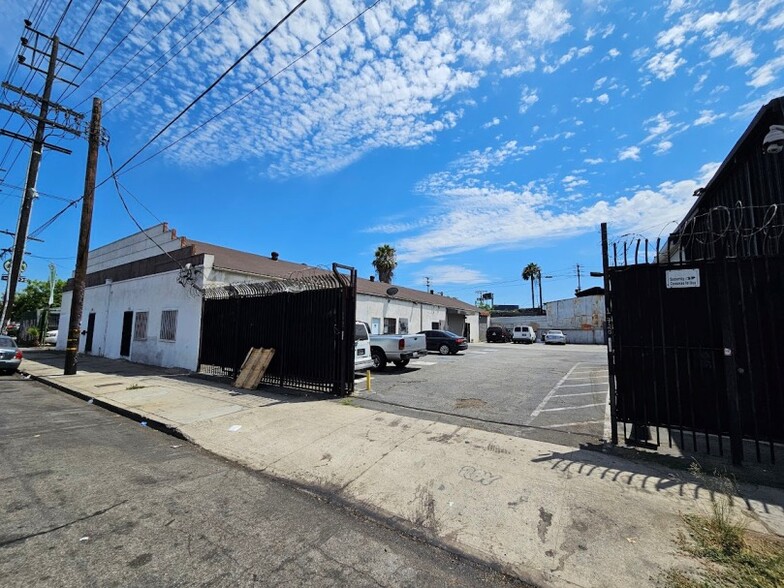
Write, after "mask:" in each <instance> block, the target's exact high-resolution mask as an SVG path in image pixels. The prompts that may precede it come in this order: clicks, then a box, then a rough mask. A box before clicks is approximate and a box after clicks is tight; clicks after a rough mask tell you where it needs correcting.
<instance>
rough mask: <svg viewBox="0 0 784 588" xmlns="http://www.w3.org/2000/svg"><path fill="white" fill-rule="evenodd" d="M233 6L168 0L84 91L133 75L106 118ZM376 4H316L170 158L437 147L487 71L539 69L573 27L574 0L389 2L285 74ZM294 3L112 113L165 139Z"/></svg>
mask: <svg viewBox="0 0 784 588" xmlns="http://www.w3.org/2000/svg"><path fill="white" fill-rule="evenodd" d="M149 3H150V2H149V1H148V2H147V3H146V4H149ZM77 4H79V6H78V9H79V10H81V11H82V12H81V13H79V14H76V13H74V15H73V19H71V15H70V14H69V18H68V19H66V21H65V23H64V25H63V35H64V36H65V37H66V38H70V37H72V36H73V35H74V33H75V29H76V28H77V27H78V22H79V21H80V18H79V17H81V16H83V15H84V14H86V11H87V10H88V8H89V7H88V6H87V4H86V3H81V4H80V3H74V9H73V10H77V6H76V5H77ZM82 5H83V6H82ZM183 5H185V8H184V10H183V12H182V15H181V16H179V17H178V18H177V19H176V21H175V22H174V25H173V26H172V27H171V28H169V29H167V30H165V31H163V32H162V33H161V34H160V35H158V36H157V37H156V38H155V39H154V40H153V42H152V43H151V44H150V46H149V47H148V48H147V49H146V50H145V51H144V52H142V53H141V55H140V57H139V58H137V59H135V60H133V61H131V62H128V59H129V56H130V55H132V53H133V52H134V51H135V48H136V47H139V46H141V44H142V43H143V42H146V40H147V39H151V38H152V37H153V36H154V34H155V33H156V32H157V30H158V29H159V28H160V26H161V24H162V23H163V22H165V20H167V18H168V17H170V16H171V15H173V14H174V12H176V9H177V8H179V7H181V6H183ZM224 6H226V5H225V4H223V5H221V4H220V3H218V2H217V0H211V1H207V0H199V1H197V2H190V3H186V2H184V0H176V1H175V0H172V1H170V2H162V3H160V5H158V6H157V7H156V8H154V9H153V10H152V11H151V15H150V18H148V19H146V20H145V21H143V22H142V23H141V24H140V25H139V27H138V29H137V31H136V32H134V34H133V35H132V38H130V39H129V42H128V43H126V44H125V45H123V47H122V48H121V49H120V50H118V51H116V52H115V54H113V55H111V56H109V57H108V59H107V61H106V62H105V65H104V66H103V67H102V68H101V69H100V70H98V72H97V73H96V74H95V75H94V76H92V77H91V78H90V79H89V80H88V81H87V83H86V84H85V85H84V91H85V92H89V91H93V90H95V89H96V88H97V86H98V85H99V84H101V83H103V82H104V81H108V80H107V78H108V77H109V76H110V75H111V74H112V73H114V72H115V71H117V70H119V73H118V74H117V76H116V77H115V78H114V79H113V80H111V81H110V82H108V83H107V86H106V89H105V95H106V96H111V98H107V99H106V100H105V107H104V108H105V110H104V112H105V113H106V112H107V110H108V109H110V108H111V107H112V106H114V105H115V104H116V103H117V101H118V98H119V97H120V96H123V95H124V94H125V92H127V91H128V90H127V89H126V90H122V88H123V86H124V85H125V84H128V83H129V82H130V81H131V80H132V79H133V78H134V77H136V76H139V75H140V74H142V72H143V71H144V70H145V68H146V67H147V66H148V65H149V64H150V63H151V62H152V60H153V56H158V55H160V54H162V53H164V52H165V51H167V50H168V49H170V48H175V47H180V44H179V43H180V39H181V38H182V37H183V33H184V32H186V31H188V30H189V29H190V27H193V26H196V25H197V24H198V23H199V22H200V21H202V19H205V20H204V21H202V22H204V23H206V22H209V20H208V19H207V16H208V14H210V11H212V10H213V8H217V9H216V10H215V11H214V12H213V13H212V15H217V14H218V12H219V10H222V8H223V7H224ZM363 6H364V5H363V4H361V3H359V2H356V0H335V1H334V2H318V3H316V2H309V3H307V4H305V5H304V6H303V7H302V8H301V9H300V10H299V11H298V12H297V13H296V14H295V15H294V16H293V17H292V18H291V19H290V20H289V21H288V22H287V23H286V24H285V25H283V26H282V27H280V29H278V30H277V31H276V32H275V33H273V34H272V35H271V36H270V37H269V38H268V39H267V40H266V41H265V42H264V43H263V44H262V45H260V46H259V47H258V48H257V49H256V50H255V51H254V53H253V54H252V55H251V56H250V57H249V58H248V59H246V60H245V61H244V62H243V63H242V64H241V65H240V66H239V67H237V68H235V69H234V70H233V71H232V72H231V73H230V74H229V75H228V76H226V78H224V79H223V80H222V81H221V83H220V84H219V85H218V86H217V87H216V88H215V89H214V90H213V91H211V92H210V93H209V94H208V95H207V96H206V97H205V98H204V99H203V100H201V101H200V102H199V103H198V104H197V105H196V106H195V107H194V108H192V109H191V110H190V111H189V112H188V113H187V114H186V115H185V116H183V117H182V118H181V119H180V120H179V121H178V122H177V124H176V125H175V126H174V127H172V129H171V130H170V131H168V132H167V133H166V134H165V135H164V136H163V137H161V139H160V140H159V141H158V143H159V144H160V145H161V146H163V145H165V144H166V143H168V141H170V140H172V139H174V138H176V137H180V136H182V134H183V133H184V132H185V131H187V130H189V129H194V128H195V127H197V126H198V125H199V124H200V123H202V122H204V121H205V120H206V119H208V118H210V117H212V116H213V115H215V114H217V113H218V111H220V110H222V109H223V108H224V107H226V106H228V105H229V104H230V103H231V102H232V101H234V100H236V99H238V98H240V97H241V96H242V95H243V94H245V93H246V92H249V91H250V90H252V89H253V88H255V87H258V86H260V85H261V84H263V86H262V87H260V88H259V89H258V91H256V92H254V93H252V94H251V95H249V96H248V97H247V98H246V99H244V100H243V101H242V102H241V103H240V104H239V105H238V106H237V107H236V108H232V109H230V110H228V111H227V112H226V113H225V114H223V115H221V116H220V117H219V118H217V119H215V120H213V121H212V122H211V123H210V124H209V125H207V126H205V127H204V128H202V129H201V130H198V131H196V132H195V133H194V134H193V135H191V136H190V137H188V138H185V139H184V140H182V141H181V142H179V143H178V144H176V145H175V146H173V147H172V149H170V150H168V151H167V152H166V154H165V155H164V156H165V157H167V158H169V160H171V161H174V162H176V163H178V164H180V165H182V166H185V167H196V166H199V167H201V166H221V165H227V164H229V163H232V162H238V161H242V162H243V165H244V166H245V167H246V168H248V169H249V173H254V172H256V173H260V174H264V175H267V176H272V177H286V176H293V175H294V176H295V175H309V176H313V175H318V174H324V173H329V172H333V171H336V170H339V169H341V168H343V167H345V166H347V165H350V164H351V163H352V162H355V161H357V160H358V159H360V158H362V157H363V156H364V155H365V154H366V153H369V152H371V151H373V150H376V149H379V148H384V147H392V148H394V147H416V146H420V145H424V144H428V143H432V142H433V141H435V140H436V138H437V137H438V135H439V134H441V133H443V132H444V131H445V130H447V129H450V128H453V127H454V126H455V125H456V124H457V122H458V121H459V120H460V118H461V117H462V114H463V111H462V110H461V107H462V104H463V99H465V98H468V96H466V94H467V93H468V92H469V91H471V90H473V89H474V88H476V87H477V86H478V85H479V84H480V82H481V81H482V80H483V79H484V78H485V77H487V76H489V75H491V74H492V75H498V74H500V75H518V74H520V73H522V72H524V71H532V70H533V69H534V68H535V59H534V56H536V55H539V54H541V53H542V52H544V51H546V50H548V48H549V46H550V45H551V44H552V43H554V42H556V41H557V40H558V39H560V38H561V37H562V36H563V35H565V34H567V33H568V32H569V31H570V30H571V28H572V25H571V24H570V20H571V16H570V13H569V11H568V10H567V9H566V8H565V3H564V2H562V1H561V0H529V1H527V2H526V3H525V5H522V6H521V5H518V4H517V3H515V2H510V1H502V2H498V1H496V0H470V1H469V0H452V1H450V2H449V3H443V2H433V3H426V4H420V3H418V2H416V1H414V0H398V1H396V2H382V3H380V4H378V5H377V6H375V7H374V8H373V9H372V10H371V11H369V12H367V13H366V14H365V15H364V16H362V17H361V18H359V19H358V20H357V21H356V22H354V23H353V24H351V25H350V26H348V27H346V28H345V29H343V30H342V31H340V32H339V33H337V34H336V35H335V36H334V37H332V38H331V39H330V40H329V41H328V42H326V43H325V44H324V45H323V46H321V47H320V48H318V49H316V50H314V51H313V52H311V53H310V54H308V55H306V56H305V57H303V58H302V59H301V60H299V61H297V62H296V63H294V64H293V65H291V67H290V68H289V69H286V70H285V71H282V70H283V69H284V68H286V67H287V66H289V65H290V64H291V63H292V62H293V61H294V60H296V59H297V58H298V57H300V56H301V55H302V54H303V53H304V52H305V51H307V50H308V49H310V48H312V47H313V46H314V45H315V44H317V43H318V42H319V41H320V40H322V39H324V38H325V37H326V36H327V35H329V34H330V33H332V32H333V31H336V30H337V29H338V28H339V27H341V25H343V24H344V23H346V22H347V21H349V20H350V19H352V18H353V17H354V16H355V15H356V14H357V13H358V12H359V10H360V9H361V8H362V7H363ZM175 7H176V8H175ZM112 8H114V9H115V10H117V9H118V8H119V2H118V1H114V2H112ZM287 10H288V9H287V3H275V2H270V1H269V0H244V1H243V2H238V3H236V4H234V5H232V6H231V7H229V8H228V9H227V11H226V13H225V14H224V15H223V16H221V17H220V18H219V19H218V20H216V21H215V23H214V24H212V25H211V26H210V27H209V28H207V29H205V31H204V33H203V34H201V35H200V36H199V37H197V38H196V39H195V41H194V42H193V44H192V45H190V46H189V47H188V48H187V50H185V51H183V52H182V53H181V54H180V55H178V56H177V57H176V58H174V59H173V60H172V61H171V63H170V64H168V65H167V66H166V67H165V68H164V69H163V70H162V71H161V72H160V74H158V75H156V76H155V78H154V79H155V83H149V84H146V85H145V86H143V87H142V88H140V90H139V91H138V92H137V93H136V94H134V95H133V96H131V97H130V98H129V99H128V100H127V101H126V102H124V103H123V105H122V107H121V108H118V109H117V110H115V111H112V112H111V117H112V118H113V119H114V121H113V122H115V124H119V125H126V126H127V127H128V128H129V132H132V133H133V134H134V135H135V136H139V137H141V138H142V139H143V138H145V137H150V136H152V134H153V133H154V132H156V131H157V130H158V129H159V128H161V126H162V125H163V123H165V122H166V121H167V120H168V119H169V118H170V116H171V113H175V112H178V111H179V110H181V109H182V108H183V107H184V106H185V105H187V104H188V103H189V102H190V101H191V100H192V98H193V97H194V96H197V95H198V94H199V93H200V92H201V91H202V90H203V89H204V88H205V87H206V86H207V85H209V83H211V82H212V81H213V80H215V79H216V78H217V77H218V75H220V74H221V73H222V72H223V71H224V70H225V69H226V68H227V67H228V66H229V65H230V64H231V63H232V62H233V61H234V60H235V59H237V58H238V57H239V56H240V55H242V53H243V52H244V51H245V50H246V49H247V48H248V47H250V46H251V45H252V44H253V43H254V42H255V41H256V40H257V39H258V38H259V37H260V36H261V35H262V34H263V33H264V32H266V31H267V30H268V29H269V28H270V26H271V25H272V24H273V23H274V22H276V21H277V20H278V19H280V18H281V16H283V14H285V12H286V11H287ZM134 11H135V13H134V14H133V15H130V13H131V12H134ZM138 12H139V11H138V10H137V9H135V8H134V9H133V10H129V11H128V14H124V15H123V16H122V18H121V19H120V21H118V24H117V28H118V30H128V29H129V28H130V26H132V24H133V23H134V22H135V21H137V20H138V19H139V16H140V15H139V14H138ZM164 13H165V14H164ZM111 17H112V15H111V14H110V13H109V12H108V11H104V12H101V11H99V13H98V15H97V16H96V21H95V22H96V23H97V24H96V25H95V26H92V27H89V28H88V31H87V34H86V35H85V37H84V39H83V44H84V45H85V46H88V47H89V46H91V45H94V44H95V43H97V40H98V38H99V36H100V34H101V32H100V31H102V30H105V28H106V27H107V26H108V23H109V21H110V19H111ZM98 24H100V25H102V26H98ZM69 27H70V28H69ZM105 45H106V48H104V46H103V45H102V46H101V48H100V49H99V51H98V52H97V53H96V55H95V58H96V61H97V60H100V59H102V58H104V57H106V52H107V51H108V47H111V45H110V44H109V43H107V44H105ZM126 45H127V47H126ZM120 66H122V67H120ZM270 78H271V79H270ZM134 85H135V84H134ZM131 87H133V86H132V85H129V86H128V87H127V88H128V89H129V88H131ZM115 91H118V92H119V94H118V95H117V97H113V94H114V92H115Z"/></svg>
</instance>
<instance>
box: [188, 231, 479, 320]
mask: <svg viewBox="0 0 784 588" xmlns="http://www.w3.org/2000/svg"><path fill="white" fill-rule="evenodd" d="M185 245H191V246H193V248H194V254H196V255H198V254H201V253H206V254H209V255H212V256H213V257H214V261H213V267H215V268H218V269H225V270H233V271H237V272H241V273H247V274H253V275H257V276H259V277H264V278H277V279H283V278H297V277H304V276H312V275H315V274H318V273H322V272H325V273H331V270H330V269H329V268H327V267H318V266H309V265H307V264H305V263H295V262H291V261H284V260H282V259H280V258H278V259H277V260H274V259H272V257H267V256H264V255H257V254H255V253H248V252H245V251H238V250H237V249H229V248H228V247H221V246H219V245H213V244H211V243H204V242H202V241H193V240H191V239H187V240H186V241H185ZM393 286H394V287H395V288H397V292H396V293H395V294H393V295H389V294H387V290H388V289H389V288H391V287H393ZM357 293H358V294H366V295H370V296H382V297H386V298H391V299H397V300H406V301H409V302H417V303H420V304H432V305H434V306H443V307H446V308H448V309H451V310H456V311H458V312H463V313H466V314H474V313H479V311H480V309H479V308H477V307H476V306H473V305H472V304H468V303H467V302H463V301H462V300H458V299H457V298H453V297H451V296H441V295H438V294H430V293H428V292H424V291H421V290H415V289H413V288H406V287H404V286H398V285H397V284H386V283H384V282H376V281H370V280H367V279H365V278H357Z"/></svg>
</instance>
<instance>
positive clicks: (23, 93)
mask: <svg viewBox="0 0 784 588" xmlns="http://www.w3.org/2000/svg"><path fill="white" fill-rule="evenodd" d="M2 87H3V88H5V89H6V90H11V91H12V92H15V93H17V94H19V95H20V96H24V97H25V98H28V99H30V100H35V101H36V102H40V101H41V97H40V96H39V95H38V94H31V93H30V92H28V91H26V90H25V89H24V88H17V87H16V86H14V85H12V84H9V83H8V82H3V83H2ZM49 108H50V109H51V110H57V111H58V112H62V113H63V114H67V115H68V116H72V117H74V118H76V119H79V120H84V114H83V113H81V112H76V111H75V110H71V109H70V108H66V107H65V106H62V105H60V104H57V103H56V102H49Z"/></svg>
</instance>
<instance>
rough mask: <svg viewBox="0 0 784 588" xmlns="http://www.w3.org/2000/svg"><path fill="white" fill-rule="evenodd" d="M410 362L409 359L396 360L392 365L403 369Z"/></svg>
mask: <svg viewBox="0 0 784 588" xmlns="http://www.w3.org/2000/svg"><path fill="white" fill-rule="evenodd" d="M409 361H411V360H410V359H396V360H395V361H393V362H392V363H394V364H395V367H399V368H404V367H406V366H407V365H408V362H409Z"/></svg>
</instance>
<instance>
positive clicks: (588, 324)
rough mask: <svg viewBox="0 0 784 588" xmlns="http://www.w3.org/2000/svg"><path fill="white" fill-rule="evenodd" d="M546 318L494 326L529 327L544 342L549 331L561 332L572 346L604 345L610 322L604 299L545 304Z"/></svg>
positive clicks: (498, 320)
mask: <svg viewBox="0 0 784 588" xmlns="http://www.w3.org/2000/svg"><path fill="white" fill-rule="evenodd" d="M544 306H545V311H546V312H547V314H546V315H545V316H530V317H525V316H521V317H493V318H491V319H490V324H491V325H495V326H499V327H500V326H505V327H506V328H508V329H509V330H511V329H512V327H514V326H516V325H529V326H531V327H533V329H534V331H536V335H537V338H538V339H539V340H541V336H542V333H544V332H545V331H547V330H548V329H560V330H561V331H563V332H564V335H566V340H567V342H569V343H578V344H591V345H603V344H604V323H605V320H606V315H605V308H604V296H603V295H600V296H581V297H579V298H577V297H575V298H566V299H564V300H555V301H553V302H546V303H545V305H544Z"/></svg>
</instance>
